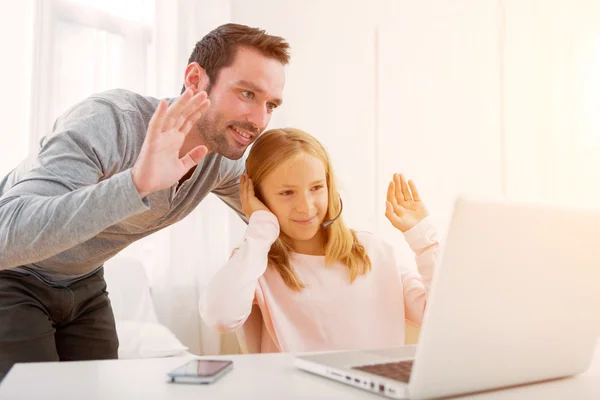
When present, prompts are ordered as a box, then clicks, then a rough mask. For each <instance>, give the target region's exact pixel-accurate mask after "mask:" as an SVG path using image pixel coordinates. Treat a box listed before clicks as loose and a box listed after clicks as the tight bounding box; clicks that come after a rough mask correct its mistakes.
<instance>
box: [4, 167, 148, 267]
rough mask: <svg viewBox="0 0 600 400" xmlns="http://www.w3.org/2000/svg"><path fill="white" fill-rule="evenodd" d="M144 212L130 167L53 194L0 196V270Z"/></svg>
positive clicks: (45, 254) (43, 255)
mask: <svg viewBox="0 0 600 400" xmlns="http://www.w3.org/2000/svg"><path fill="white" fill-rule="evenodd" d="M145 210H147V206H146V205H145V204H144V202H143V201H142V200H141V199H140V195H139V193H138V192H137V189H136V188H135V186H134V185H133V182H132V180H131V172H130V170H126V171H123V172H121V173H118V174H116V175H114V176H112V177H111V178H109V179H107V180H104V181H101V182H99V183H97V184H95V185H92V186H86V187H83V188H80V189H78V190H75V191H72V192H68V193H66V194H62V195H59V196H52V197H48V196H41V195H38V194H31V195H29V194H24V195H23V194H22V195H19V196H15V197H11V196H10V192H9V193H8V194H7V195H6V196H5V197H3V198H2V199H1V200H0V270H2V269H9V268H13V267H16V266H20V265H26V264H29V263H33V262H36V261H40V260H44V259H46V258H49V257H52V256H53V255H56V254H58V253H61V252H62V251H65V250H67V249H69V248H71V247H73V246H75V245H77V244H79V243H82V242H85V241H86V240H88V239H90V238H92V237H94V236H95V235H97V234H98V233H100V232H102V231H103V230H104V229H106V228H108V227H109V226H112V225H114V224H116V223H118V222H120V221H122V220H124V219H126V218H128V217H130V216H132V215H135V214H138V213H140V212H143V211H145Z"/></svg>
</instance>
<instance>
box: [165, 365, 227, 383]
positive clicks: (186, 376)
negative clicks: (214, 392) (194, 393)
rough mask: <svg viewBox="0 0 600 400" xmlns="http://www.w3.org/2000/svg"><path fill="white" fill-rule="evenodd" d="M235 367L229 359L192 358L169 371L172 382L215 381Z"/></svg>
mask: <svg viewBox="0 0 600 400" xmlns="http://www.w3.org/2000/svg"><path fill="white" fill-rule="evenodd" d="M232 368H233V361H229V360H192V361H190V362H188V363H187V364H184V365H182V366H181V367H179V368H175V369H174V370H173V371H171V372H169V374H168V375H169V380H170V382H172V383H204V384H208V383H213V382H215V381H216V380H217V379H219V378H220V377H222V376H223V375H225V374H226V373H228V372H229V371H231V369H232Z"/></svg>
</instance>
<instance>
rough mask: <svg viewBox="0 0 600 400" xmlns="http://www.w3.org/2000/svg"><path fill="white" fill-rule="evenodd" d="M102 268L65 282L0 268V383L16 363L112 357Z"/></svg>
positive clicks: (111, 322) (114, 345)
mask: <svg viewBox="0 0 600 400" xmlns="http://www.w3.org/2000/svg"><path fill="white" fill-rule="evenodd" d="M118 348H119V341H118V339H117V333H116V329H115V318H114V315H113V312H112V308H111V306H110V300H109V299H108V293H107V291H106V282H105V281H104V270H103V269H100V270H99V271H98V272H96V273H94V274H92V275H90V276H88V277H85V278H83V279H81V280H78V281H76V282H74V283H72V284H70V285H68V286H51V285H48V284H47V283H44V282H43V281H41V280H40V279H38V278H37V277H35V276H34V275H26V274H22V273H19V272H15V271H10V270H4V271H0V381H1V380H2V378H4V376H5V375H6V373H7V372H8V371H9V370H10V368H11V367H12V366H13V364H15V363H18V362H38V361H75V360H102V359H114V358H117V357H118Z"/></svg>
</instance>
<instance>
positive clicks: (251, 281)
mask: <svg viewBox="0 0 600 400" xmlns="http://www.w3.org/2000/svg"><path fill="white" fill-rule="evenodd" d="M278 237H279V222H278V221H277V218H276V217H275V215H274V214H272V213H270V212H268V211H256V212H254V213H253V214H252V216H251V217H250V221H249V224H248V227H247V228H246V234H245V236H244V241H243V243H242V245H241V246H239V247H238V249H237V251H235V252H234V254H233V255H232V256H231V258H230V259H229V261H228V262H227V263H226V264H225V265H224V266H223V267H221V268H220V269H219V270H218V271H217V273H216V274H215V275H214V276H213V277H212V278H211V280H210V281H209V283H208V285H207V286H206V288H205V289H204V291H203V293H202V295H201V297H200V307H199V309H200V315H201V316H202V319H203V320H204V322H205V323H206V324H207V325H208V326H209V327H210V328H211V329H214V330H217V331H219V332H230V331H234V330H236V329H237V328H239V327H240V326H241V325H242V324H243V323H244V322H245V321H246V319H247V318H248V316H249V315H250V311H251V309H252V303H253V301H254V292H255V290H256V286H257V284H258V278H260V277H261V276H262V275H263V274H264V273H265V271H266V269H267V264H268V255H269V250H270V249H271V245H272V244H273V243H274V242H275V240H277V238H278Z"/></svg>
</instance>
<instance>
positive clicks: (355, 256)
mask: <svg viewBox="0 0 600 400" xmlns="http://www.w3.org/2000/svg"><path fill="white" fill-rule="evenodd" d="M246 172H247V173H246V175H244V176H242V178H241V183H240V185H241V201H242V206H243V210H244V212H245V213H246V215H247V216H248V217H249V218H250V220H249V224H248V228H247V229H246V234H245V238H244V241H243V244H242V245H241V246H240V247H238V248H237V249H236V251H234V254H233V255H232V257H231V259H230V260H229V262H228V263H227V264H226V265H225V266H223V267H222V268H221V269H220V270H219V271H218V272H217V273H216V274H215V275H214V277H213V278H212V279H211V281H210V282H209V284H208V286H207V287H206V290H205V291H204V293H203V295H202V298H201V300H200V312H201V315H202V318H203V319H204V321H205V322H206V323H207V324H208V325H209V326H210V327H212V328H213V329H216V330H218V331H220V332H229V331H234V330H238V328H242V329H241V330H238V337H239V338H240V339H241V340H240V343H241V345H242V349H243V350H244V352H249V353H257V352H262V353H266V352H303V351H320V350H357V349H372V348H384V347H397V346H402V345H404V328H405V318H406V319H409V320H411V321H413V322H415V323H416V324H420V323H421V321H422V318H423V314H424V311H425V305H426V303H427V295H428V291H429V284H430V282H431V279H432V276H433V272H434V265H435V262H436V258H437V257H438V249H439V242H438V235H437V232H436V231H435V229H434V228H433V226H432V224H431V222H430V220H429V218H428V211H427V210H426V208H425V205H424V204H423V202H422V201H421V199H420V197H419V193H418V191H417V188H416V187H415V185H414V184H413V182H412V181H409V182H408V184H407V182H406V181H405V179H404V177H403V176H402V175H399V174H395V175H394V177H393V180H392V181H391V182H390V184H389V187H388V191H387V202H386V213H385V215H386V217H387V218H388V219H389V220H390V222H391V223H392V224H393V226H394V227H396V228H397V229H399V230H400V231H401V232H403V233H404V238H405V239H406V240H407V242H408V244H409V245H410V246H411V248H412V250H413V251H414V252H415V254H416V261H417V266H418V270H419V274H417V273H414V272H408V273H407V272H401V271H402V269H401V268H399V267H398V265H397V263H396V258H395V256H394V248H393V247H392V246H390V245H388V244H386V243H385V242H383V241H382V240H380V239H378V238H376V237H375V236H374V235H372V234H370V233H368V232H355V231H353V230H351V229H349V228H347V227H346V225H344V222H343V218H342V217H339V218H337V219H335V221H334V222H333V223H330V224H328V223H327V222H330V221H331V220H333V219H334V218H335V217H336V216H339V215H340V213H341V208H342V203H341V199H340V196H339V194H338V191H337V189H336V184H335V179H334V174H333V169H332V167H331V163H330V160H329V157H328V155H327V152H326V151H325V149H324V148H323V146H322V145H321V144H320V143H319V142H318V141H317V140H316V139H315V138H314V137H312V136H311V135H309V134H307V133H305V132H302V131H300V130H297V129H289V128H288V129H273V130H270V131H268V132H265V133H263V134H262V135H261V136H260V137H259V138H258V139H257V140H256V142H255V143H254V146H253V147H252V149H251V151H250V154H249V155H248V159H247V162H246ZM327 225H328V226H327Z"/></svg>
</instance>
